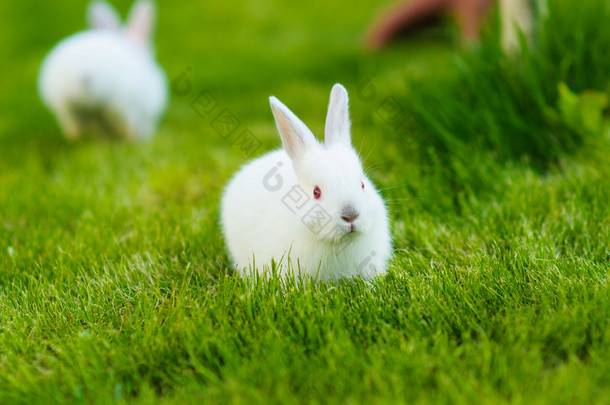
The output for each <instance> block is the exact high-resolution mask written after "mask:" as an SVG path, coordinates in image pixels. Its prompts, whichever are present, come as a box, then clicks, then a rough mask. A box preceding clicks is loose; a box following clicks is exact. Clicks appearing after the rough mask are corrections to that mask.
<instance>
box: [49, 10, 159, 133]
mask: <svg viewBox="0 0 610 405" xmlns="http://www.w3.org/2000/svg"><path fill="white" fill-rule="evenodd" d="M155 15H156V10H155V5H154V4H153V3H152V2H151V1H145V0H140V1H136V2H135V3H134V5H133V6H132V8H131V11H130V13H129V18H128V21H127V24H126V26H125V27H121V21H120V17H119V15H118V14H117V12H116V11H115V10H114V8H112V6H111V5H110V4H108V3H106V2H105V1H94V2H92V3H90V5H89V8H88V19H89V25H90V27H91V29H89V30H86V31H83V32H80V33H77V34H74V35H72V36H70V37H68V38H66V39H64V40H63V41H61V42H60V43H59V44H57V45H56V46H55V48H53V49H52V50H51V52H50V53H49V54H48V55H47V57H46V58H45V60H44V61H43V63H42V67H41V69H40V75H39V78H38V89H39V93H40V96H41V98H42V100H43V102H44V103H45V104H46V105H47V107H48V108H49V109H50V110H51V111H52V112H53V113H54V114H55V116H56V117H57V120H58V122H59V124H60V126H61V128H62V130H63V132H64V133H65V135H66V137H68V138H69V139H76V138H79V137H80V136H82V134H83V132H88V131H97V132H102V133H104V134H110V135H114V136H119V137H126V138H129V139H136V138H147V137H150V136H152V135H153V134H154V133H155V131H156V128H157V125H158V122H159V119H160V117H161V114H162V113H163V111H164V110H165V107H166V105H167V98H168V91H167V78H166V76H165V73H164V72H163V70H162V69H161V67H160V66H159V65H158V64H157V62H156V61H155V56H154V50H153V46H152V43H151V35H152V31H153V25H154V21H155Z"/></svg>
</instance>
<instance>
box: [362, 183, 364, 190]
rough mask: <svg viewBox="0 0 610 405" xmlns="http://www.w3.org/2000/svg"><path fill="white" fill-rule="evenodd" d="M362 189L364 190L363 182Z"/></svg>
mask: <svg viewBox="0 0 610 405" xmlns="http://www.w3.org/2000/svg"><path fill="white" fill-rule="evenodd" d="M362 189H363V190H364V182H362Z"/></svg>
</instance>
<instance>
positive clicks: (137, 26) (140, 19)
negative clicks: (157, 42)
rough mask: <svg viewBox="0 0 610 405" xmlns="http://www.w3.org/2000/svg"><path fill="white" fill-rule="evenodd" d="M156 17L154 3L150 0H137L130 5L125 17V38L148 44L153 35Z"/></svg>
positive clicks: (140, 43) (136, 42) (139, 43)
mask: <svg viewBox="0 0 610 405" xmlns="http://www.w3.org/2000/svg"><path fill="white" fill-rule="evenodd" d="M156 19H157V8H156V7H155V3H153V2H152V0H137V1H136V2H135V3H133V6H131V10H129V16H128V17H127V30H126V35H127V38H129V39H130V40H131V41H132V42H134V43H135V44H138V45H146V44H148V43H149V42H150V40H151V38H152V35H153V30H154V28H155V21H156Z"/></svg>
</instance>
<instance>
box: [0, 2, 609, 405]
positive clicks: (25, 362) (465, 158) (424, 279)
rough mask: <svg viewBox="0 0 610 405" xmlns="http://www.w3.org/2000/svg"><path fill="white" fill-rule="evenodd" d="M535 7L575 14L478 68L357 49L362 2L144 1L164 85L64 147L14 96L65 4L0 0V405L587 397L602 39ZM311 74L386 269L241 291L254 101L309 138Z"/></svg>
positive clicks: (439, 52)
mask: <svg viewBox="0 0 610 405" xmlns="http://www.w3.org/2000/svg"><path fill="white" fill-rule="evenodd" d="M562 1H563V2H562ZM557 2H558V4H563V5H564V8H563V9H561V8H558V10H559V11H561V10H563V14H561V13H560V12H558V13H557V18H558V19H560V18H564V19H565V18H569V21H572V22H573V24H574V25H573V26H568V27H567V28H565V32H563V31H561V30H562V28H564V25H562V24H563V23H561V24H559V23H557V20H552V21H554V22H555V25H551V27H554V28H555V29H556V30H557V33H554V32H551V33H549V32H546V34H545V35H546V37H545V38H547V41H546V42H544V43H542V45H541V46H540V47H539V48H538V50H537V51H534V52H533V53H532V54H529V53H528V54H527V55H529V59H528V58H527V57H523V59H519V60H518V62H515V61H511V60H510V59H506V58H505V57H502V63H500V64H498V65H494V64H493V63H494V62H493V60H494V59H493V58H494V57H497V53H494V52H493V51H492V50H489V49H493V46H490V47H489V49H488V48H487V47H486V45H485V44H483V45H482V46H480V47H474V48H472V49H470V50H466V51H459V50H458V47H457V46H456V45H455V43H456V41H455V40H453V39H452V37H453V31H452V30H451V29H446V30H445V29H441V30H432V31H427V32H425V33H423V34H420V35H417V36H416V37H415V38H412V39H408V40H405V41H403V42H401V43H397V44H395V45H393V46H392V47H391V48H389V49H387V50H384V51H382V52H379V53H375V54H371V53H368V52H366V51H364V50H363V49H362V48H361V46H360V43H361V42H360V40H361V37H362V33H363V29H364V27H365V26H366V24H367V23H368V22H369V21H370V19H371V18H372V16H373V15H374V14H375V13H376V12H377V10H378V8H379V7H380V5H379V4H375V3H374V2H368V1H355V2H354V1H346V0H341V1H333V2H329V1H322V0H311V1H309V2H303V3H298V2H281V1H279V0H252V1H243V2H240V3H239V4H235V3H231V2H222V1H220V0H214V1H212V0H210V1H198V2H183V3H180V5H177V4H175V3H171V2H169V1H164V0H161V1H159V8H160V18H159V27H158V33H157V54H158V58H159V60H160V62H161V64H162V65H163V66H164V68H165V70H166V72H167V74H168V77H169V78H170V80H171V81H175V79H176V78H178V77H180V75H182V74H186V76H182V77H186V79H187V80H188V82H184V81H180V82H176V83H175V84H174V85H173V90H172V101H171V106H170V108H169V109H168V111H167V113H166V115H165V118H164V120H163V122H162V125H161V128H160V131H159V133H158V134H157V136H156V137H155V138H154V139H153V140H152V141H150V142H143V143H137V144H136V143H121V142H116V141H107V140H91V139H90V140H86V141H83V142H80V143H76V144H73V143H69V142H66V141H65V140H64V139H63V137H62V136H61V134H60V132H59V129H58V127H57V125H56V124H55V122H54V119H53V117H52V116H51V115H50V114H49V113H48V112H47V111H46V110H45V109H44V107H43V106H42V104H41V102H40V101H39V100H38V97H37V93H36V75H37V70H38V67H39V63H40V62H41V60H42V58H43V56H44V55H45V53H46V52H47V51H48V50H49V49H50V48H51V47H52V46H53V45H54V44H55V43H56V42H57V41H59V40H60V39H61V38H63V37H65V36H67V35H69V34H70V33H73V32H75V31H77V30H79V29H82V28H83V27H84V21H85V18H84V9H85V3H84V2H77V1H74V0H57V1H53V2H39V1H34V0H21V1H18V2H16V1H4V2H0V27H1V28H0V30H1V31H0V32H2V35H0V52H1V53H0V57H1V58H0V60H1V61H2V63H1V64H0V77H1V78H2V86H0V87H1V90H0V92H1V93H0V94H1V97H0V403H2V404H12V403H27V404H36V403H62V404H63V403H113V402H116V403H180V404H182V403H409V404H411V403H490V404H491V403H493V404H497V403H528V404H529V403H554V404H556V403H587V404H589V403H610V292H609V290H608V270H609V267H610V158H609V156H610V136H609V132H608V130H607V129H608V120H607V115H608V111H607V110H606V107H607V106H605V105H604V102H603V98H604V97H605V96H606V95H607V94H608V93H609V92H610V81H609V80H608V79H607V77H608V76H607V75H608V74H610V70H606V67H610V66H609V65H610V59H608V53H605V50H610V47H609V46H608V45H609V44H610V28H607V27H608V25H607V24H606V26H604V27H602V25H603V24H601V25H600V24H588V23H590V22H591V18H593V16H594V15H597V16H598V17H599V19H600V20H601V21H603V18H605V17H610V11H609V9H610V7H606V8H605V9H604V11H603V12H602V11H598V12H597V13H591V12H590V13H588V14H587V13H585V12H583V13H581V14H579V13H576V12H573V11H575V10H576V9H575V6H573V5H572V6H571V7H573V9H569V8H568V9H566V8H565V4H570V3H571V2H566V1H565V0H557ZM601 2H602V0H587V1H584V2H582V4H585V5H587V4H589V11H591V10H593V9H595V7H593V6H596V5H599V4H601ZM115 4H116V5H117V8H118V9H119V10H120V11H121V12H122V14H123V15H125V13H126V11H127V10H128V7H129V2H128V1H126V0H121V1H120V2H115ZM572 4H576V3H572ZM579 4H580V3H579ZM592 5H593V6H592ZM585 8H586V7H583V9H585ZM566 10H567V11H566ZM604 12H605V13H606V14H604ZM572 17H573V18H572ZM579 17H580V18H579ZM551 18H555V17H554V14H552V15H551ZM605 21H608V20H607V19H606V20H605ZM560 22H561V21H560ZM492 25H493V24H492ZM596 27H597V28H599V32H598V31H596V29H595V28H596ZM568 28H569V29H568ZM573 28H576V31H573V32H575V34H573V32H572V31H571V29H573ZM489 31H493V28H489ZM489 35H490V36H491V37H493V35H492V34H489ZM566 37H573V38H575V40H574V41H573V42H570V43H566V42H564V41H563V40H562V38H566ZM592 37H594V38H599V41H591V40H590V39H591V38H592ZM549 38H551V39H552V40H548V39H549ZM555 38H557V40H555ZM583 38H584V40H583ZM562 47H563V48H562ZM562 49H563V51H562ZM564 51H565V53H564ZM494 55H496V56H494ZM535 55H539V56H535ZM600 55H603V57H600ZM544 58H546V59H545V61H546V62H545V63H544V64H541V62H540V60H541V59H544ZM605 59H606V60H605ZM490 61H491V62H490ZM556 61H558V62H557V63H555V62H556ZM489 66H495V67H494V68H491V69H490V68H489ZM540 66H543V67H544V69H542V70H539V71H537V70H536V69H537V68H538V67H540ZM520 69H521V70H520ZM532 72H535V73H536V74H533V73H532ZM529 73H532V74H529ZM478 78H480V79H481V80H478ZM336 82H341V83H342V84H344V85H345V87H346V88H347V90H348V91H349V93H350V96H351V110H352V121H353V140H354V144H355V145H356V147H357V148H358V149H359V150H360V151H361V154H362V157H363V159H364V158H366V159H365V166H366V167H367V168H368V169H369V173H370V177H371V178H372V180H373V181H374V182H375V183H376V184H377V186H378V188H380V189H381V190H382V193H383V195H384V197H385V199H386V201H387V204H388V207H389V209H390V212H391V220H392V234H393V237H394V257H393V260H392V263H391V268H390V271H389V274H388V276H387V277H385V278H382V279H375V280H374V281H373V282H372V283H366V282H363V281H361V280H347V281H346V280H343V281H340V282H336V283H330V284H327V283H314V282H311V281H310V280H299V281H298V282H295V281H286V280H278V279H277V278H272V279H270V280H249V281H244V280H242V279H240V278H238V277H236V276H235V275H234V274H233V270H232V268H231V265H230V262H229V259H228V257H227V254H226V251H225V248H224V243H223V240H222V236H221V233H220V230H219V226H218V202H219V198H220V193H221V191H222V187H223V185H224V184H225V183H226V182H227V181H228V179H229V178H230V176H231V174H232V173H233V172H235V171H236V170H237V169H238V167H239V166H240V165H241V164H243V163H244V162H246V161H247V159H249V158H251V157H252V156H256V155H259V154H262V153H264V152H265V151H267V150H271V149H274V148H277V147H278V146H279V145H280V140H279V137H278V135H277V132H276V130H275V126H274V122H273V117H272V114H271V111H270V108H269V104H268V96H269V95H271V94H273V95H275V96H277V97H278V98H279V99H280V100H282V101H283V102H285V103H286V104H287V105H288V106H289V107H290V108H291V109H292V110H293V111H294V112H295V113H296V114H297V115H298V116H299V117H300V118H301V119H303V121H304V122H305V123H307V124H308V125H309V126H310V128H311V129H312V130H313V132H314V133H316V134H319V135H320V134H322V132H323V125H324V116H325V111H326V104H327V102H328V94H329V91H330V88H331V86H332V85H333V84H334V83H336ZM562 83H563V84H565V86H566V87H562ZM560 89H563V90H560ZM201 92H207V93H205V94H207V95H211V96H212V97H214V98H215V99H216V100H217V102H218V106H219V107H218V108H219V109H220V108H222V109H223V110H224V109H226V110H227V111H229V112H230V113H231V114H232V115H233V116H234V117H235V119H236V120H238V121H239V123H240V124H239V125H240V127H239V130H240V131H241V130H246V129H247V130H249V131H250V132H251V133H252V134H253V135H254V136H255V137H256V139H257V140H258V141H259V142H260V147H259V148H258V149H256V150H244V149H243V148H242V147H241V146H240V145H239V144H236V143H235V142H233V139H232V138H231V137H229V138H223V137H221V136H220V135H219V133H217V132H216V130H215V127H214V125H213V118H214V117H213V116H206V115H203V116H202V115H200V114H199V113H198V112H197V111H196V110H195V109H194V108H193V107H192V102H193V100H194V99H195V98H196V97H197V96H198V95H200V94H201ZM600 100H602V101H600ZM397 111H398V113H396V112H397ZM399 118H400V120H399ZM600 120H601V121H600Z"/></svg>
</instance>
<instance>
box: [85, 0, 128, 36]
mask: <svg viewBox="0 0 610 405" xmlns="http://www.w3.org/2000/svg"><path fill="white" fill-rule="evenodd" d="M87 20H88V22H89V27H91V28H95V29H99V30H118V29H119V28H120V27H121V17H119V13H117V11H116V10H115V9H114V7H112V6H111V5H110V4H108V2H106V1H102V0H95V1H92V2H91V3H89V7H88V9H87Z"/></svg>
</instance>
